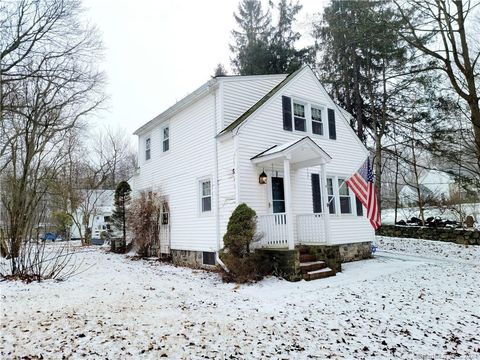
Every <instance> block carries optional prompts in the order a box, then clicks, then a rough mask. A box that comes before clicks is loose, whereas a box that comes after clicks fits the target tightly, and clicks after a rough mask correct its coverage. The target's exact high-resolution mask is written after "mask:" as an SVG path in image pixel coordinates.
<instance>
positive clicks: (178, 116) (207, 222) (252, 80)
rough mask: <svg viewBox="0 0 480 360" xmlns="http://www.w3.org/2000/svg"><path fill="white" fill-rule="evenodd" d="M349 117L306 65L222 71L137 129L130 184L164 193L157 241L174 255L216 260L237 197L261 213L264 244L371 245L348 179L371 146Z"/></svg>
mask: <svg viewBox="0 0 480 360" xmlns="http://www.w3.org/2000/svg"><path fill="white" fill-rule="evenodd" d="M349 118H350V115H349V114H348V113H347V112H346V111H345V110H343V109H341V108H339V107H338V106H337V105H335V103H334V102H333V101H332V100H331V98H330V97H329V96H328V94H327V92H326V91H325V89H324V88H323V86H322V85H321V84H320V82H319V81H318V79H317V78H316V76H315V74H314V73H313V71H312V70H311V69H310V68H309V67H303V68H301V69H300V70H298V71H296V72H294V73H292V74H290V75H288V76H287V75H262V76H226V77H217V78H214V79H211V80H210V81H208V82H207V83H205V84H204V85H202V86H201V87H200V88H198V89H197V90H195V91H194V92H193V93H191V94H190V95H188V96H187V97H185V98H184V99H182V100H181V101H179V102H177V103H176V104H175V105H173V106H172V107H170V108H169V109H167V110H166V111H164V112H163V113H161V114H160V115H158V116H157V117H155V118H154V119H152V120H151V121H149V122H148V123H146V124H145V125H143V126H142V127H140V128H139V129H138V130H136V131H135V134H136V135H137V136H138V144H139V169H138V171H137V173H136V175H135V176H134V178H133V179H132V185H133V190H134V191H136V192H138V191H142V190H154V191H159V192H160V193H161V194H162V196H164V199H165V201H167V202H168V209H169V212H170V216H169V220H170V223H169V224H168V228H169V231H170V236H169V237H165V238H164V240H161V241H169V244H168V245H169V246H167V247H165V246H164V248H167V249H168V248H169V251H171V254H172V256H173V259H174V260H175V259H177V260H178V261H188V262H190V263H195V264H197V265H202V264H210V263H212V262H213V261H214V259H215V255H216V253H217V251H218V250H219V249H221V248H222V247H223V244H222V238H223V235H224V233H225V231H226V226H227V223H228V219H229V217H230V215H231V213H232V211H233V210H234V209H235V207H236V206H237V205H238V204H241V203H246V204H247V205H249V206H250V207H252V208H253V209H254V210H255V211H256V212H257V215H258V231H259V232H261V233H262V234H263V235H264V236H263V238H262V240H261V242H260V244H258V246H260V247H265V248H284V249H293V248H294V247H295V246H297V245H321V244H355V243H368V244H370V243H369V242H371V241H372V239H373V237H374V231H373V229H372V227H371V226H370V224H369V222H368V220H367V219H366V218H365V216H364V214H365V210H364V209H363V208H362V206H361V204H360V203H359V202H357V201H356V199H355V196H354V195H353V193H352V192H351V191H349V189H348V188H347V187H346V185H344V184H343V182H344V180H345V179H346V178H347V177H348V176H350V175H352V174H353V173H354V172H355V171H357V169H358V168H359V167H360V166H361V165H362V164H363V162H364V161H365V159H366V157H367V154H368V152H367V150H366V148H365V147H364V146H363V144H362V143H361V141H360V140H359V139H358V137H357V136H356V134H355V133H354V132H353V130H352V129H351V127H350V125H349ZM261 175H266V181H264V180H265V179H264V177H261ZM263 182H265V183H263ZM163 245H165V244H163Z"/></svg>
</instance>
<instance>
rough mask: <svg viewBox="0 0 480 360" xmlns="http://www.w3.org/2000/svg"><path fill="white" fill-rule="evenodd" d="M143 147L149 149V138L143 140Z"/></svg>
mask: <svg viewBox="0 0 480 360" xmlns="http://www.w3.org/2000/svg"><path fill="white" fill-rule="evenodd" d="M145 149H147V150H148V149H150V138H148V139H147V140H145Z"/></svg>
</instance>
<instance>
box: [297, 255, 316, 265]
mask: <svg viewBox="0 0 480 360" xmlns="http://www.w3.org/2000/svg"><path fill="white" fill-rule="evenodd" d="M313 261H317V258H316V257H315V255H311V254H300V262H301V263H306V262H313Z"/></svg>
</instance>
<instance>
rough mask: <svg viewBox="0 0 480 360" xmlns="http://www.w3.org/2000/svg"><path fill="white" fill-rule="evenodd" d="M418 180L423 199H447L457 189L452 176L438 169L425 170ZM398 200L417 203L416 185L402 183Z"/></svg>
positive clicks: (412, 203)
mask: <svg viewBox="0 0 480 360" xmlns="http://www.w3.org/2000/svg"><path fill="white" fill-rule="evenodd" d="M418 182H419V187H420V193H421V195H422V198H423V199H424V201H425V200H429V199H436V200H441V199H448V198H450V197H451V196H452V195H453V194H454V193H456V192H457V191H458V189H456V187H455V179H454V177H453V176H452V175H450V174H448V173H446V172H443V171H440V170H425V171H424V173H423V174H422V175H421V176H420V178H419V181H418ZM399 200H400V203H401V204H403V205H415V204H417V203H418V193H417V189H416V187H414V186H412V185H404V186H403V187H402V189H401V190H400V192H399Z"/></svg>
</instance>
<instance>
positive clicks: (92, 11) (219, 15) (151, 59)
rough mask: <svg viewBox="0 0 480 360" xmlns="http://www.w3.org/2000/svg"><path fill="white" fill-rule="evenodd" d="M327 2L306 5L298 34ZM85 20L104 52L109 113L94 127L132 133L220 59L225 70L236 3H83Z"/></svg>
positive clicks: (90, 0) (115, 0) (167, 0)
mask: <svg viewBox="0 0 480 360" xmlns="http://www.w3.org/2000/svg"><path fill="white" fill-rule="evenodd" d="M325 2H326V0H303V1H301V3H302V4H303V5H304V8H303V10H302V12H301V13H300V14H299V16H298V22H299V25H298V26H299V30H300V31H301V32H302V33H303V32H306V33H309V32H310V29H311V28H310V25H309V23H310V21H309V20H310V19H311V17H312V16H313V15H314V14H315V13H318V12H320V11H321V10H322V8H323V4H324V3H325ZM84 4H85V7H86V9H87V12H86V15H87V17H89V19H90V20H91V21H92V22H93V23H94V24H96V25H97V27H98V28H99V29H100V31H101V33H102V36H103V42H104V45H105V48H106V53H105V59H104V60H103V63H102V66H103V68H104V69H105V72H106V74H107V78H108V86H107V88H106V91H107V93H108V95H109V96H110V101H109V104H108V110H107V111H104V112H102V113H101V114H99V116H98V117H97V118H96V119H95V120H94V125H95V126H103V125H109V126H111V127H117V126H120V127H123V128H125V129H126V130H127V132H129V133H130V134H131V133H133V132H134V131H135V130H136V129H137V128H138V127H140V126H141V125H143V124H144V123H146V122H147V121H149V120H151V119H152V118H153V117H155V116H156V115H158V114H159V113H161V112H162V111H163V110H165V109H167V108H168V107H169V106H171V105H173V104H174V103H175V102H176V101H179V100H181V99H182V98H183V97H184V96H185V95H187V94H189V93H190V92H192V91H193V90H195V89H196V88H197V87H199V86H200V85H202V84H203V83H204V82H206V81H207V80H209V79H210V76H211V75H212V74H213V70H214V68H215V66H216V64H218V63H219V62H221V63H223V64H224V66H225V67H226V68H227V70H228V72H229V73H231V70H230V52H229V48H228V44H229V43H230V42H231V40H232V38H231V35H230V31H231V30H232V28H233V27H234V26H235V20H234V18H233V12H234V11H236V9H237V6H238V1H237V0H201V1H200V0H196V1H195V0H188V1H187V0H184V1H180V0H177V1H174V0H165V1H156V0H150V1H149V0H85V1H84Z"/></svg>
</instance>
